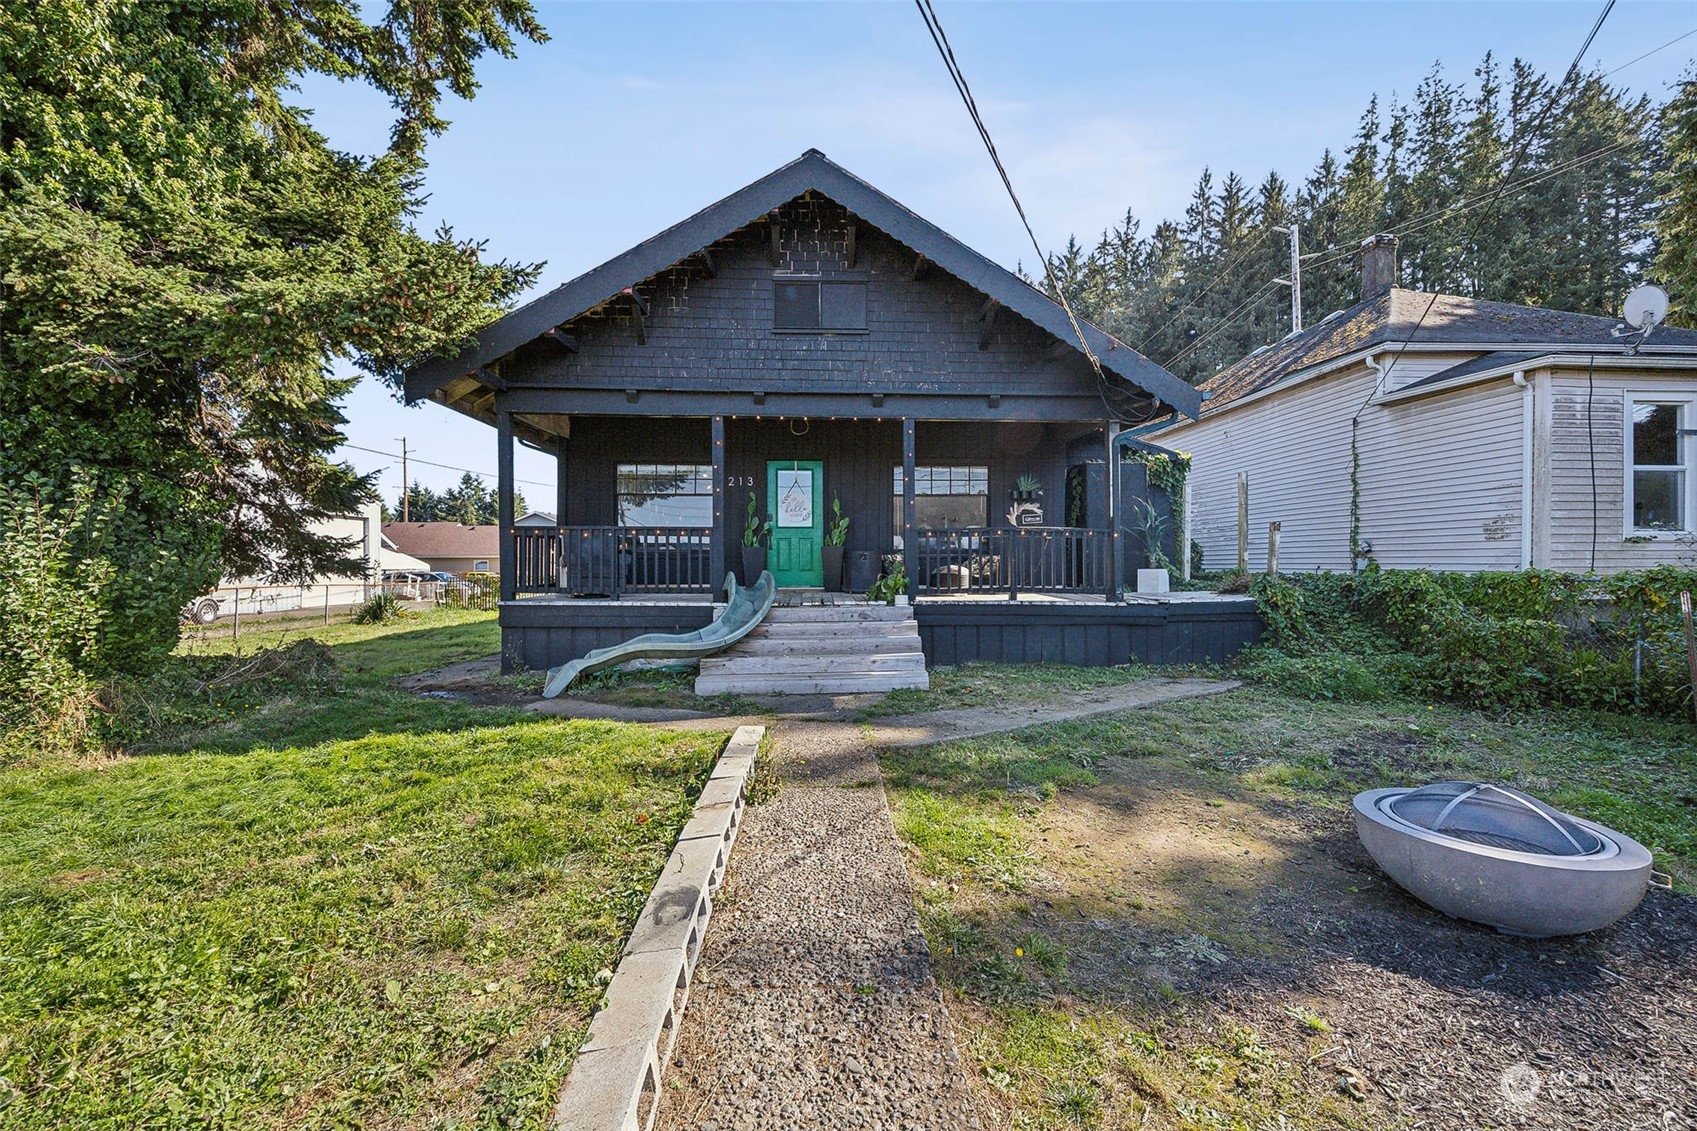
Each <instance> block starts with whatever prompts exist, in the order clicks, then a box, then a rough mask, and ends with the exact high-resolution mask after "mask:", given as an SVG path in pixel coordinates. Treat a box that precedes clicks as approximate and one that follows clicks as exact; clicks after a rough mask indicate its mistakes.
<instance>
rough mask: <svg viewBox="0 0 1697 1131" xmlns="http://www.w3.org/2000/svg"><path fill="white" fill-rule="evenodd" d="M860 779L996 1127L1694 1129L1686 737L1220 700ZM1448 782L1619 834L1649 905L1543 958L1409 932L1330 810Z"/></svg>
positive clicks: (897, 763)
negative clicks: (909, 879) (1652, 878)
mask: <svg viewBox="0 0 1697 1131" xmlns="http://www.w3.org/2000/svg"><path fill="white" fill-rule="evenodd" d="M883 764H884V768H885V771H886V774H887V776H888V779H889V784H890V786H891V802H892V807H893V810H894V815H895V819H896V824H897V828H898V831H899V832H900V833H901V835H902V836H903V837H904V839H905V840H906V842H907V843H908V845H909V851H910V865H911V872H912V874H913V878H914V884H915V888H916V891H917V892H918V899H919V904H920V911H921V918H922V921H923V923H924V925H925V928H926V932H927V935H928V937H929V939H930V941H931V945H932V950H933V954H934V955H935V958H936V962H937V967H938V975H939V978H940V979H941V980H942V982H943V984H944V987H945V990H946V992H947V993H948V994H949V995H950V997H951V1005H950V1008H951V1011H952V1012H953V1015H954V1021H955V1025H956V1028H957V1032H958V1034H959V1035H960V1037H961V1040H962V1044H963V1046H965V1047H966V1048H967V1049H968V1050H969V1052H970V1055H971V1057H972V1059H973V1061H974V1064H975V1068H976V1073H977V1076H978V1078H979V1079H980V1081H981V1082H982V1085H983V1088H984V1094H985V1096H986V1097H987V1099H988V1100H989V1102H990V1103H991V1104H993V1105H994V1106H996V1107H998V1108H1000V1110H1001V1115H1002V1118H1003V1119H1004V1120H1005V1121H1006V1122H1008V1123H1011V1124H1013V1125H1016V1126H1032V1127H1079V1126H1085V1127H1095V1126H1100V1127H1120V1126H1134V1127H1135V1126H1147V1127H1151V1128H1172V1129H1178V1128H1185V1129H1189V1128H1260V1127H1276V1126H1280V1125H1281V1123H1280V1120H1281V1118H1282V1119H1283V1120H1285V1121H1286V1123H1285V1124H1283V1125H1288V1126H1292V1127H1295V1126H1316V1127H1380V1126H1402V1125H1415V1124H1418V1123H1420V1122H1421V1121H1424V1122H1425V1125H1427V1126H1456V1127H1459V1126H1500V1125H1503V1124H1505V1123H1509V1124H1517V1123H1519V1122H1522V1121H1525V1120H1532V1121H1533V1122H1538V1123H1540V1125H1551V1126H1579V1125H1595V1126H1604V1125H1606V1126H1622V1127H1624V1126H1636V1125H1645V1126H1649V1125H1653V1124H1654V1123H1655V1121H1656V1120H1658V1119H1660V1118H1661V1112H1663V1111H1664V1110H1675V1111H1690V1110H1697V1078H1693V1076H1692V1075H1691V1073H1690V1065H1691V1064H1692V1063H1693V1062H1694V1061H1697V1042H1694V1040H1693V1038H1692V1036H1691V1033H1692V1030H1691V1027H1690V1020H1689V1019H1690V1017H1692V1016H1694V1015H1697V898H1694V897H1693V892H1694V891H1697V732H1694V731H1693V728H1692V727H1690V726H1689V725H1687V724H1683V723H1669V722H1661V721H1650V720H1643V719H1637V718H1627V717H1621V716H1612V715H1602V714H1589V713H1583V712H1577V711H1557V710H1545V711H1536V712H1527V713H1522V714H1504V715H1489V714H1484V713H1480V712H1472V711H1466V710H1461V709H1457V708H1452V707H1444V706H1429V705H1426V704H1422V703H1413V702H1406V701H1404V702H1394V701H1393V702H1389V703H1375V704H1371V705H1366V706H1363V705H1356V704H1341V703H1314V702H1310V701H1308V700H1304V699H1297V698H1293V697H1287V696H1284V695H1280V694H1278V693H1276V692H1272V691H1268V690H1264V689H1248V690H1244V691H1240V692H1237V693H1234V694H1231V695H1226V696H1219V697H1214V698H1208V699H1199V700H1191V701H1186V702H1179V703H1171V704H1167V705H1164V706H1160V707H1155V708H1151V709H1147V710H1140V711H1135V712H1127V713H1124V714H1120V715H1115V716H1108V717H1103V718H1097V719H1091V720H1086V721H1081V722H1077V723H1072V724H1065V725H1052V726H1045V727H1039V728H1033V729H1031V730H1028V731H1023V732H1019V733H1017V734H1013V735H1002V736H994V737H988V738H982V739H974V740H969V741H962V742H957V743H952V744H948V745H945V746H940V747H933V748H928V749H922V750H912V751H899V752H891V753H888V754H886V756H885V758H884V763H883ZM1445 778H1464V779H1482V780H1496V781H1508V782H1511V783H1514V784H1517V785H1519V786H1521V787H1522V788H1525V789H1527V790H1529V791H1531V792H1533V793H1535V794H1537V795H1540V796H1543V797H1545V798H1547V799H1549V800H1550V801H1552V802H1553V803H1555V804H1557V805H1558V806H1561V807H1564V808H1568V809H1570V810H1573V811H1576V812H1578V813H1580V814H1582V815H1586V816H1589V817H1592V818H1594V819H1597V820H1600V821H1602V822H1604V823H1605V824H1609V825H1612V826H1614V827H1616V828H1619V829H1621V830H1623V831H1625V832H1627V833H1629V834H1631V835H1632V836H1634V837H1636V838H1638V839H1640V840H1642V841H1643V842H1644V843H1645V844H1647V845H1649V846H1650V847H1651V848H1652V849H1653V850H1654V851H1655V853H1656V860H1657V864H1656V866H1657V867H1658V868H1660V869H1663V870H1667V871H1670V872H1672V873H1673V874H1674V877H1675V884H1676V892H1675V893H1673V894H1669V893H1664V892H1659V891H1652V892H1651V893H1650V895H1649V897H1648V898H1647V899H1646V901H1645V904H1644V905H1643V906H1642V907H1640V908H1639V910H1638V911H1637V912H1635V913H1634V914H1633V915H1632V916H1629V917H1628V918H1627V919H1626V920H1624V921H1623V922H1622V923H1621V924H1619V925H1617V926H1616V927H1614V928H1611V929H1610V930H1607V931H1604V932H1600V933H1598V934H1595V935H1590V936H1584V937H1581V938H1576V939H1569V940H1548V941H1544V942H1535V941H1531V940H1524V939H1513V938H1509V937H1507V936H1502V935H1498V934H1496V933H1495V932H1493V931H1490V930H1488V929H1484V928H1479V927H1475V926H1471V925H1467V924H1462V923H1459V922H1456V921H1454V920H1450V919H1446V918H1444V917H1443V916H1440V915H1438V914H1436V913H1435V912H1431V911H1429V910H1427V909H1425V908H1424V907H1422V906H1421V905H1419V904H1418V903H1416V902H1415V901H1413V900H1412V899H1410V898H1409V897H1408V896H1406V895H1405V894H1403V893H1402V892H1401V891H1400V890H1399V889H1398V888H1396V887H1395V885H1394V884H1392V883H1391V882H1390V881H1389V880H1388V879H1387V878H1385V877H1384V875H1383V874H1382V873H1380V872H1379V871H1378V870H1377V868H1376V867H1375V866H1374V865H1373V863H1372V861H1371V860H1370V858H1368V857H1367V855H1366V853H1365V852H1364V851H1363V850H1362V849H1361V847H1360V845H1359V843H1358V842H1357V841H1356V839H1355V835H1354V831H1353V828H1352V826H1351V823H1350V819H1349V816H1348V802H1349V798H1350V797H1351V795H1352V794H1353V793H1354V792H1355V791H1357V790H1360V789H1365V788H1369V787H1373V786H1379V785H1391V784H1405V783H1423V782H1426V781H1435V780H1441V779H1445ZM1604 1018H1606V1019H1607V1020H1606V1021H1604V1020H1602V1019H1604Z"/></svg>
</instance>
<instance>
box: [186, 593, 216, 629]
mask: <svg viewBox="0 0 1697 1131" xmlns="http://www.w3.org/2000/svg"><path fill="white" fill-rule="evenodd" d="M218 612H219V602H218V598H216V597H213V596H210V595H208V596H205V597H196V598H195V599H194V600H192V601H190V602H189V603H188V604H186V605H184V606H183V611H182V613H181V614H180V615H181V617H182V619H183V620H186V621H192V622H193V623H195V624H211V623H212V622H213V621H215V620H217V619H218Z"/></svg>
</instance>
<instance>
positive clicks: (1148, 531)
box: [1129, 499, 1173, 593]
mask: <svg viewBox="0 0 1697 1131" xmlns="http://www.w3.org/2000/svg"><path fill="white" fill-rule="evenodd" d="M1130 509H1131V514H1130V516H1129V517H1130V519H1131V526H1132V528H1133V529H1134V530H1136V531H1137V533H1138V536H1139V537H1141V538H1142V539H1143V556H1144V557H1146V558H1147V559H1148V560H1149V567H1148V568H1147V569H1139V570H1138V571H1137V591H1138V592H1139V593H1165V592H1167V590H1168V589H1169V588H1171V585H1172V573H1171V570H1172V561H1171V560H1170V559H1169V558H1168V557H1167V551H1166V542H1167V535H1168V534H1169V533H1170V532H1171V531H1172V528H1173V523H1172V519H1171V518H1169V517H1168V516H1167V515H1164V514H1162V513H1161V512H1160V511H1159V510H1158V509H1157V508H1156V506H1155V504H1154V503H1153V502H1151V501H1150V500H1148V499H1133V500H1132V503H1131V508H1130Z"/></svg>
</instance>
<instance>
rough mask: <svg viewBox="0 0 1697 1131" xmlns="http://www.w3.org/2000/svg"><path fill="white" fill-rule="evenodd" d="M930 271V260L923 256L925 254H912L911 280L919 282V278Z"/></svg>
mask: <svg viewBox="0 0 1697 1131" xmlns="http://www.w3.org/2000/svg"><path fill="white" fill-rule="evenodd" d="M930 273H931V261H930V260H929V259H927V258H925V256H923V255H916V256H914V257H913V281H914V282H916V283H917V282H919V280H921V279H923V278H925V276H927V275H929V274H930Z"/></svg>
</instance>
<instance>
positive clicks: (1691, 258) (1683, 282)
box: [1656, 68, 1697, 326]
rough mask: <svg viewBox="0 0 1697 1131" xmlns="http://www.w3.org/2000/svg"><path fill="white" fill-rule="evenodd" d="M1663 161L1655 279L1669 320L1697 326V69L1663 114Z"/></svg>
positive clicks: (1692, 72)
mask: <svg viewBox="0 0 1697 1131" xmlns="http://www.w3.org/2000/svg"><path fill="white" fill-rule="evenodd" d="M1661 128H1662V135H1663V139H1664V145H1665V147H1666V158H1665V161H1664V163H1663V167H1662V171H1661V174H1660V176H1659V178H1658V180H1657V189H1658V191H1659V193H1660V202H1661V213H1660V215H1659V216H1658V217H1657V218H1656V240H1657V242H1658V243H1659V244H1660V247H1659V248H1658V250H1657V253H1656V275H1657V276H1658V281H1659V282H1660V283H1661V284H1662V286H1664V287H1666V288H1667V290H1668V294H1669V295H1670V296H1671V298H1672V300H1673V302H1672V306H1671V309H1670V312H1669V315H1668V317H1669V318H1670V319H1673V320H1676V321H1678V322H1679V323H1680V324H1681V325H1685V326H1693V325H1697V68H1693V69H1692V70H1690V71H1687V72H1686V75H1685V77H1684V78H1683V79H1682V80H1681V81H1680V84H1679V89H1678V90H1677V91H1676V92H1675V94H1674V96H1673V98H1672V99H1671V100H1669V102H1668V104H1667V105H1666V106H1664V107H1663V108H1662V111H1661Z"/></svg>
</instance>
